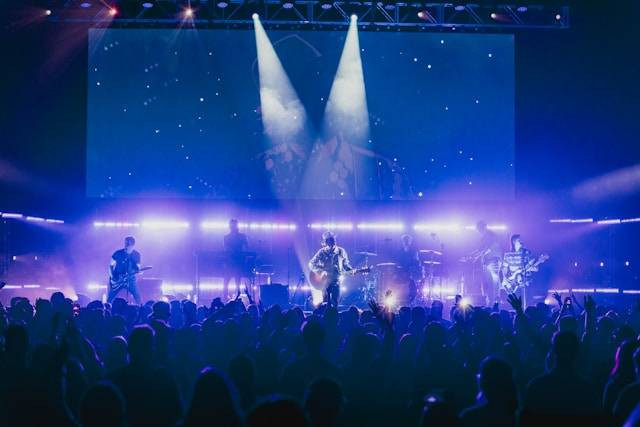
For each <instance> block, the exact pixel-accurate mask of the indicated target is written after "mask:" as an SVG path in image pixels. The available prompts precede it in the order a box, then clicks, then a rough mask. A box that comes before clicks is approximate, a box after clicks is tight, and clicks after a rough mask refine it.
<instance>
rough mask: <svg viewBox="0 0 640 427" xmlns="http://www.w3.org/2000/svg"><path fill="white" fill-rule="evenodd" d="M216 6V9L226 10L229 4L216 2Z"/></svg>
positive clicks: (224, 0) (222, 1)
mask: <svg viewBox="0 0 640 427" xmlns="http://www.w3.org/2000/svg"><path fill="white" fill-rule="evenodd" d="M216 6H218V9H226V8H227V7H229V2H228V1H226V0H218V2H217V3H216Z"/></svg>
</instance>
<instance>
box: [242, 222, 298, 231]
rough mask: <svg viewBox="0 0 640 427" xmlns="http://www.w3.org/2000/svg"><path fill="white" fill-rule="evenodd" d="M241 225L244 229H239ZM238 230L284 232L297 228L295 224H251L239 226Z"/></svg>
mask: <svg viewBox="0 0 640 427" xmlns="http://www.w3.org/2000/svg"><path fill="white" fill-rule="evenodd" d="M240 225H243V226H244V227H240ZM238 226H239V227H240V228H248V229H249V230H268V231H277V230H285V231H295V229H296V228H297V227H296V225H295V224H293V223H290V224H280V223H269V222H260V223H258V222H252V223H250V224H239V225H238Z"/></svg>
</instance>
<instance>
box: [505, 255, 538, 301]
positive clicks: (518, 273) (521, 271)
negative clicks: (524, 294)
mask: <svg viewBox="0 0 640 427" xmlns="http://www.w3.org/2000/svg"><path fill="white" fill-rule="evenodd" d="M548 259H549V255H547V254H541V255H540V256H539V257H538V258H536V259H532V260H531V261H529V262H528V263H527V265H525V266H524V267H519V268H516V269H515V270H512V271H509V272H508V273H507V274H506V275H505V276H504V277H503V278H502V287H503V288H504V290H505V291H507V292H508V293H514V292H515V291H517V290H518V289H520V288H521V287H522V286H528V285H529V283H528V281H527V274H528V273H530V272H532V271H533V270H534V269H535V268H536V267H538V266H539V265H540V264H542V263H543V262H545V261H547V260H548Z"/></svg>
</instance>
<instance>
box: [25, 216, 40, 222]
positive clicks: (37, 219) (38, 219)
mask: <svg viewBox="0 0 640 427" xmlns="http://www.w3.org/2000/svg"><path fill="white" fill-rule="evenodd" d="M25 219H26V220H27V221H32V222H44V221H45V219H44V218H42V217H39V216H26V217H25Z"/></svg>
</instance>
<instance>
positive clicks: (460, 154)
mask: <svg viewBox="0 0 640 427" xmlns="http://www.w3.org/2000/svg"><path fill="white" fill-rule="evenodd" d="M89 39H90V43H89V49H90V51H89V69H88V71H89V78H88V85H89V90H88V126H87V129H88V130H87V133H88V135H87V139H88V142H87V194H88V196H91V197H105V198H110V197H192V198H208V199H245V200H246V199H346V200H350V199H355V200H419V199H424V200H434V199H439V200H446V199H448V200H495V199H511V198H512V197H513V193H514V164H513V162H514V159H513V157H514V76H513V74H514V59H513V36H511V35H486V34H482V35H472V34H455V35H454V34H447V35H442V34H433V33H429V34H425V33H411V32H401V33H395V32H394V33H385V32H360V33H358V31H357V29H356V27H355V26H352V27H351V28H350V29H349V30H348V31H331V32H318V31H314V32H311V31H298V32H293V31H271V30H269V31H266V32H265V31H264V29H263V28H262V27H261V26H260V25H259V23H257V25H256V29H255V31H254V30H197V31H196V30H157V29H156V30H148V29H144V30H143V29H137V30H133V29H108V30H90V34H89Z"/></svg>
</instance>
